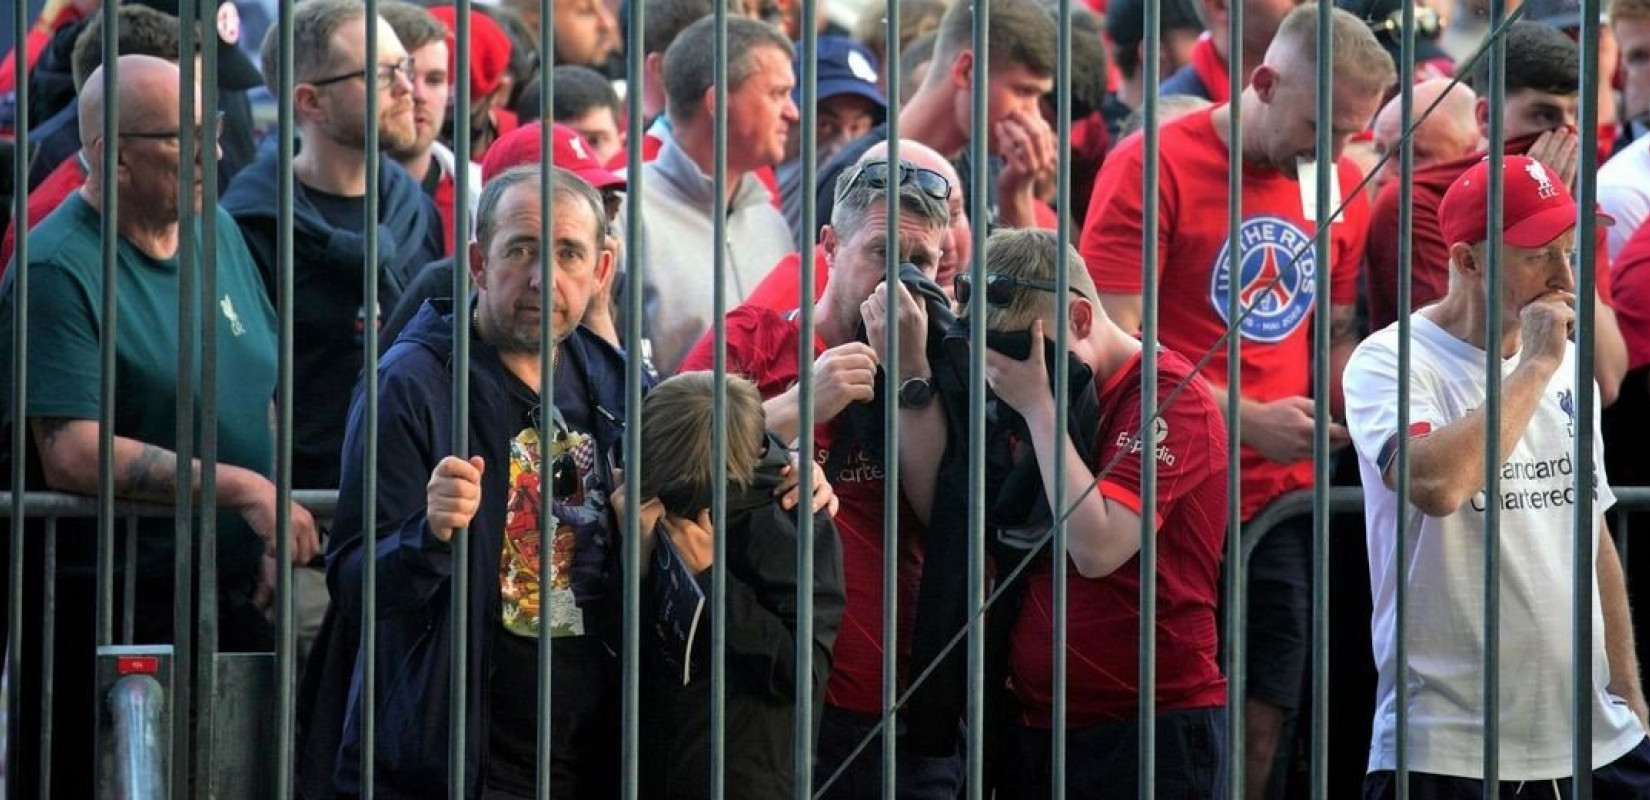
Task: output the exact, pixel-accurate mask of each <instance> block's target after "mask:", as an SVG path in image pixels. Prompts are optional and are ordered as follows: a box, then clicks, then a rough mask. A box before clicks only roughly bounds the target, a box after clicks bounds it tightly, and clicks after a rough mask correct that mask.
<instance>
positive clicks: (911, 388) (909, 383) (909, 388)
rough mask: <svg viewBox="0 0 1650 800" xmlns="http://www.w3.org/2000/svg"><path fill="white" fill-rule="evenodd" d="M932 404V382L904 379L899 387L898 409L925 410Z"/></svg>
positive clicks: (919, 379) (924, 379)
mask: <svg viewBox="0 0 1650 800" xmlns="http://www.w3.org/2000/svg"><path fill="white" fill-rule="evenodd" d="M932 402H934V382H933V381H930V380H929V379H927V378H906V379H905V380H904V381H902V382H901V383H900V385H899V407H900V408H910V409H920V408H927V407H928V404H929V403H932Z"/></svg>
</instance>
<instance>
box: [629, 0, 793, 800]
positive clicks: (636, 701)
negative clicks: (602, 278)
mask: <svg viewBox="0 0 1650 800" xmlns="http://www.w3.org/2000/svg"><path fill="white" fill-rule="evenodd" d="M646 6H647V4H646V3H631V4H630V6H629V8H630V27H629V28H628V29H627V30H626V32H625V43H626V45H625V65H626V75H627V76H628V80H629V84H628V87H627V88H626V90H625V100H626V103H625V107H626V111H627V112H628V113H627V119H626V121H625V131H626V135H625V155H626V159H625V170H626V175H625V193H626V201H625V254H626V256H625V269H626V271H627V273H628V274H627V275H626V276H625V314H624V320H625V325H624V340H625V342H627V343H629V344H630V346H631V347H632V350H633V351H639V348H637V347H636V343H638V342H641V341H642V314H643V313H644V305H643V303H642V287H644V286H645V285H646V284H647V266H646V263H647V259H648V258H649V255H650V254H649V253H647V252H646V251H644V250H643V248H642V242H643V240H644V237H643V235H642V231H643V226H644V225H646V224H647V221H646V220H647V214H646V213H645V209H644V208H643V206H644V205H645V203H644V202H643V198H644V197H645V196H646V191H645V190H644V188H643V184H642V180H643V175H644V174H645V173H646V170H644V169H643V168H642V155H643V151H642V145H643V138H644V131H645V130H646V128H645V127H644V124H645V123H646V122H647V120H645V119H643V118H642V103H641V98H642V97H644V96H646V94H645V92H646V87H645V85H644V82H645V80H646V76H645V73H644V71H643V56H644V53H643V52H642V49H643V48H642V47H640V46H639V45H640V43H641V42H642V41H643V37H642V31H643V27H642V23H643V19H644V17H645V9H646ZM719 105H720V104H719ZM803 267H804V269H806V268H807V265H806V264H804V265H803ZM806 274H807V273H804V275H806ZM803 308H804V310H806V309H807V306H803ZM804 338H805V339H806V337H804ZM809 341H811V340H809ZM803 380H804V381H806V380H807V373H806V372H804V373H803ZM806 385H807V384H806V383H804V386H806ZM624 386H625V390H624V421H625V427H624V469H625V481H624V507H625V508H628V509H640V508H641V507H642V490H641V486H642V438H641V433H642V361H641V359H640V358H634V357H633V358H627V359H625V366H624ZM803 396H804V397H806V396H809V395H807V394H806V391H804V394H803ZM807 407H808V406H807V404H803V408H804V409H805V410H806V409H807ZM803 420H804V422H806V420H807V417H804V418H803ZM804 433H806V428H804ZM804 452H806V451H804ZM641 538H642V526H641V514H640V513H639V512H638V513H631V514H627V515H626V516H625V519H624V530H623V532H622V534H621V536H620V539H621V540H622V542H623V544H624V558H623V563H624V564H625V565H626V567H627V568H626V569H625V570H624V576H623V586H624V596H623V612H624V625H623V628H624V630H623V635H622V643H621V647H620V652H619V658H620V660H621V661H622V667H621V672H622V673H623V675H622V681H621V683H620V709H621V711H622V712H623V713H624V724H623V730H622V731H621V733H622V734H623V738H624V741H623V743H622V745H621V758H620V760H621V762H622V764H621V769H622V770H623V773H622V781H623V783H622V786H621V787H620V788H621V790H622V793H623V794H622V796H623V797H624V800H635V798H636V796H637V792H638V786H637V779H636V775H637V770H638V768H639V760H638V755H637V740H638V737H639V736H640V732H639V731H638V730H637V727H636V715H637V713H638V712H639V711H640V710H641V677H640V672H639V669H638V665H637V663H636V662H637V659H638V658H639V657H640V655H641V603H642V584H641V574H640V571H639V570H638V569H637V567H638V566H639V565H640V564H641V560H642V545H641Z"/></svg>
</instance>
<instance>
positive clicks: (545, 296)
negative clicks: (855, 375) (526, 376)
mask: <svg viewBox="0 0 1650 800" xmlns="http://www.w3.org/2000/svg"><path fill="white" fill-rule="evenodd" d="M555 14H556V5H555V3H553V2H549V0H540V3H539V42H540V43H541V45H542V47H543V48H544V52H543V56H542V57H541V58H540V63H542V64H554V63H556V58H555V56H556V35H555V28H556V17H555ZM549 78H550V75H549V74H548V73H546V74H544V75H541V76H540V80H539V108H540V109H541V110H542V111H543V112H544V113H541V114H540V116H544V115H545V114H547V113H548V112H549V111H550V110H551V109H554V108H555V107H556V103H555V99H556V95H555V90H556V82H555V81H553V80H550V79H549ZM554 133H555V128H554V126H552V125H545V124H542V123H541V124H540V125H539V152H540V153H550V154H553V153H555V146H554V144H553V143H552V139H553V138H554V136H553V134H554ZM554 168H555V163H554V157H553V156H552V157H551V158H541V159H540V161H539V208H540V209H541V212H542V213H540V214H539V241H540V242H542V243H543V245H544V246H541V247H540V248H539V269H540V270H542V271H543V278H542V279H541V280H540V281H539V308H541V309H545V308H552V309H553V308H555V307H556V306H555V291H554V289H555V283H556V259H555V257H554V250H555V248H554V247H551V246H549V245H550V243H552V242H554V241H555V235H554V233H553V228H554V226H555V221H556V220H555V217H556V215H555V210H556V209H555V203H556V197H555V195H556V192H555V186H554V181H553V177H552V176H553V175H554V171H555V170H554ZM597 222H598V223H599V224H600V226H601V230H602V231H603V233H604V234H605V232H606V231H607V220H606V219H605V218H604V219H601V220H598V221H597ZM463 239H464V237H463V236H460V237H458V238H457V239H456V240H455V241H459V242H462V241H463ZM601 244H602V245H604V246H605V245H606V241H603V242H601ZM456 246H457V247H463V246H464V245H463V244H458V245H456ZM595 257H596V258H598V259H599V258H600V257H601V256H600V254H596V255H595ZM610 280H611V279H610ZM553 322H554V320H553V317H551V316H542V315H541V316H540V318H539V386H538V390H539V407H540V408H541V409H544V408H549V409H554V408H555V407H556V357H555V353H556V349H555V348H556V342H555V336H554V334H555V330H554V327H553ZM554 421H555V416H554V415H553V414H544V413H540V414H539V419H538V425H539V475H540V476H541V477H540V481H541V483H540V489H539V517H538V521H539V552H538V564H536V565H535V566H534V569H535V570H537V571H538V576H539V581H540V586H541V587H542V586H543V581H544V577H545V576H546V575H549V574H550V571H549V570H547V569H545V567H546V566H548V565H549V564H550V563H551V561H550V559H548V558H547V557H546V556H545V554H544V553H545V550H546V548H545V545H546V544H547V543H549V542H554V541H555V535H556V528H557V527H558V526H559V525H560V520H558V519H556V506H555V487H554V482H553V481H552V486H551V491H548V492H546V491H544V490H543V483H542V480H543V477H542V476H545V475H550V474H551V471H552V469H553V467H552V466H551V460H550V450H551V448H550V447H549V444H548V443H549V442H551V441H553V439H552V437H553V436H554V431H553V430H552V428H554V425H553V424H552V423H553V422H554ZM541 591H542V588H541ZM548 633H549V632H548V631H547V630H546V628H545V625H544V611H543V606H542V605H541V606H540V611H539V641H538V651H539V652H538V659H539V674H538V724H537V726H536V728H537V732H536V738H537V740H538V741H537V743H536V744H535V750H534V754H533V763H534V765H535V768H534V795H535V796H536V797H537V798H538V800H550V797H551V789H552V787H551V781H550V758H551V752H550V750H551V745H550V742H551V739H550V737H551V735H552V734H553V732H554V726H553V723H552V722H551V716H550V713H551V710H552V706H553V699H554V698H553V697H552V695H551V690H552V688H553V687H554V682H553V675H554V664H555V660H554V658H553V656H554V650H553V647H554V641H555V637H553V636H550V635H548Z"/></svg>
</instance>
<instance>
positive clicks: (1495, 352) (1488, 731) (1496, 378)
mask: <svg viewBox="0 0 1650 800" xmlns="http://www.w3.org/2000/svg"><path fill="white" fill-rule="evenodd" d="M1505 16H1506V0H1490V20H1491V22H1492V23H1494V24H1495V25H1496V26H1497V27H1499V25H1500V23H1501V21H1502V19H1503V18H1505ZM1506 71H1507V42H1506V40H1505V39H1504V38H1502V37H1501V36H1496V37H1495V38H1494V39H1493V40H1492V42H1491V45H1490V69H1489V73H1490V96H1489V107H1490V108H1491V109H1500V108H1501V107H1502V105H1503V103H1505V101H1506V97H1507V74H1506ZM1489 118H1490V119H1489V129H1490V131H1489V133H1490V136H1489V162H1490V175H1489V181H1488V187H1487V189H1488V191H1489V219H1488V225H1487V226H1486V227H1485V230H1486V231H1488V232H1489V237H1488V241H1487V242H1486V243H1485V245H1486V247H1487V248H1488V250H1489V258H1488V263H1487V268H1488V281H1487V285H1486V289H1485V295H1484V296H1485V297H1487V298H1490V299H1489V301H1488V302H1486V303H1485V306H1486V309H1485V310H1486V314H1485V322H1484V380H1485V392H1486V398H1485V403H1484V412H1485V417H1484V420H1485V421H1484V424H1485V434H1486V440H1487V441H1486V446H1485V448H1484V496H1485V497H1486V498H1495V497H1499V496H1500V493H1501V492H1500V488H1499V487H1500V485H1501V317H1502V309H1501V304H1500V303H1499V302H1496V300H1495V298H1499V297H1500V296H1501V286H1502V280H1503V277H1504V276H1503V275H1502V266H1503V264H1504V263H1505V262H1504V261H1503V260H1502V249H1501V229H1502V228H1501V223H1502V197H1501V191H1502V185H1503V183H1504V181H1503V176H1502V174H1501V170H1502V164H1503V162H1504V161H1505V153H1504V152H1503V151H1504V150H1505V147H1506V138H1507V137H1506V122H1505V120H1504V119H1503V115H1502V114H1499V113H1491V114H1490V115H1489ZM1500 581H1501V504H1500V503H1495V502H1486V503H1484V695H1483V703H1484V797H1485V800H1493V798H1495V797H1498V796H1499V795H1500V792H1499V790H1498V788H1497V787H1498V786H1499V783H1500V774H1501V772H1500V770H1501V763H1500V761H1501V759H1500V747H1501V742H1500V697H1501V659H1500V650H1501V631H1500V626H1501V586H1500Z"/></svg>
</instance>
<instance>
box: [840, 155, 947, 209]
mask: <svg viewBox="0 0 1650 800" xmlns="http://www.w3.org/2000/svg"><path fill="white" fill-rule="evenodd" d="M898 166H899V183H900V185H901V186H904V185H906V184H908V183H915V184H916V185H917V188H918V189H921V190H922V191H923V194H926V195H928V196H929V197H932V198H934V199H935V200H949V199H951V182H950V181H948V180H946V179H945V176H944V175H941V174H939V173H938V172H935V171H933V170H931V169H926V168H923V167H919V166H915V165H913V164H907V163H905V162H900V164H899V165H898ZM889 169H890V165H889V164H888V162H887V161H869V162H866V163H865V165H864V166H862V167H860V168H859V173H858V174H856V175H855V176H854V180H853V181H852V183H858V182H860V181H865V182H866V183H867V184H869V185H870V187H871V188H873V189H886V188H888V173H889Z"/></svg>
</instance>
